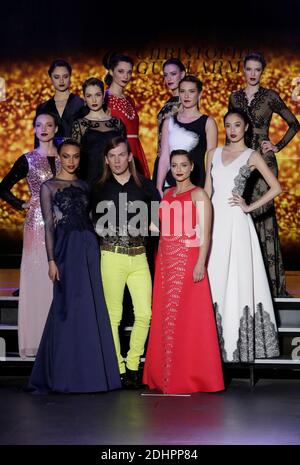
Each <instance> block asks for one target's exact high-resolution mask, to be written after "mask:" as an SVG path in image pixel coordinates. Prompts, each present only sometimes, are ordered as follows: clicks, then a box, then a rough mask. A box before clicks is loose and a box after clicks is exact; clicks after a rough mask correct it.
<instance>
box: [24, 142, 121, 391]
mask: <svg viewBox="0 0 300 465" xmlns="http://www.w3.org/2000/svg"><path fill="white" fill-rule="evenodd" d="M58 152H59V157H60V161H61V170H60V172H59V173H58V174H57V175H56V176H55V177H54V178H52V179H50V180H48V181H46V182H45V183H43V184H42V186H41V208H42V213H43V218H44V222H45V233H46V234H45V237H46V250H47V256H48V262H49V278H50V279H51V281H53V283H54V287H53V301H52V305H51V308H50V311H49V316H48V319H47V322H46V326H45V329H44V332H43V336H42V340H41V344H40V346H39V350H38V353H37V356H36V360H35V364H34V367H33V370H32V373H31V376H30V379H29V384H28V389H29V390H30V391H33V392H34V393H47V392H61V393H69V392H74V393H75V392H82V393H84V392H98V391H109V390H111V389H117V388H120V387H121V384H120V375H119V370H118V365H117V358H116V353H115V348H114V342H113V338H112V332H111V327H110V322H109V317H108V313H107V309H106V304H105V300H104V296H103V289H102V284H101V275H100V256H99V246H98V241H97V237H96V234H95V232H94V228H93V225H92V222H91V220H90V218H89V187H88V184H87V183H86V182H85V181H82V180H81V179H78V178H77V176H76V174H75V172H76V169H77V168H78V166H79V161H80V148H79V144H78V143H77V142H76V141H73V140H72V139H66V141H65V142H63V143H62V144H61V145H60V146H59V148H58Z"/></svg>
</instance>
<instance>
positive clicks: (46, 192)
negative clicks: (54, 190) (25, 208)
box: [40, 182, 54, 261]
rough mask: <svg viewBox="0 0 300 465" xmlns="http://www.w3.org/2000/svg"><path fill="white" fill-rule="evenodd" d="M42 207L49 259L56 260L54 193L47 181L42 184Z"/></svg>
mask: <svg viewBox="0 0 300 465" xmlns="http://www.w3.org/2000/svg"><path fill="white" fill-rule="evenodd" d="M40 199H41V209H42V214H43V219H44V223H45V240H46V250H47V257H48V261H50V260H54V218H53V209H52V195H51V190H50V188H49V186H48V185H47V182H46V183H43V184H42V185H41V191H40Z"/></svg>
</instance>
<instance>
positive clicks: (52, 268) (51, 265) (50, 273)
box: [48, 260, 59, 282]
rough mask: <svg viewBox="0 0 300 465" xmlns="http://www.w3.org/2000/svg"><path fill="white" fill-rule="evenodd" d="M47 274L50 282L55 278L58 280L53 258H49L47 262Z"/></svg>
mask: <svg viewBox="0 0 300 465" xmlns="http://www.w3.org/2000/svg"><path fill="white" fill-rule="evenodd" d="M48 276H49V278H50V279H51V281H52V282H54V281H55V280H56V279H57V280H58V281H59V271H58V268H57V266H56V263H55V261H54V260H50V262H49V271H48Z"/></svg>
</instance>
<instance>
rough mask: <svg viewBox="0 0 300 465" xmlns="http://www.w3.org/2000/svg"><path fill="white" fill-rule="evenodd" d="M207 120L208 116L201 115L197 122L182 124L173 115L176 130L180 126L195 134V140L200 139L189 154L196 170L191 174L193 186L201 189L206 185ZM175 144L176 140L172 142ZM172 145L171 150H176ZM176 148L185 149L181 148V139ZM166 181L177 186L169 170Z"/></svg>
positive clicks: (177, 141) (170, 137) (170, 136)
mask: <svg viewBox="0 0 300 465" xmlns="http://www.w3.org/2000/svg"><path fill="white" fill-rule="evenodd" d="M207 118H208V115H201V116H200V117H199V118H198V119H196V120H195V121H192V122H191V123H182V122H181V121H178V119H177V115H173V120H174V126H173V128H174V130H176V126H177V127H178V126H179V127H180V128H183V129H185V130H186V131H188V132H190V133H193V135H194V138H195V140H197V139H198V141H197V144H196V145H194V147H193V148H192V149H191V150H189V152H190V154H191V157H192V160H193V162H194V169H193V171H192V173H191V181H192V183H193V184H195V185H196V186H200V187H204V183H205V154H206V150H207V140H206V132H205V125H206V121H207ZM172 131H173V129H171V130H170V132H169V140H170V139H172V134H171V132H172ZM191 135H192V134H191ZM179 137H180V135H179ZM196 137H197V139H196ZM173 142H174V140H173V141H172V143H173ZM172 143H171V144H170V149H171V150H173V149H175V146H174V147H173V146H172ZM183 145H184V143H183ZM176 148H178V149H179V148H181V149H185V147H184V146H182V147H181V146H180V139H179V140H176ZM166 181H167V183H168V184H169V185H170V186H175V185H176V182H175V179H174V178H173V176H172V174H171V170H169V172H168V173H167V177H166Z"/></svg>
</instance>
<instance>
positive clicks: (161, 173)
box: [156, 118, 170, 197]
mask: <svg viewBox="0 0 300 465" xmlns="http://www.w3.org/2000/svg"><path fill="white" fill-rule="evenodd" d="M169 169H170V146H169V118H166V119H165V121H164V122H163V126H162V133H161V151H160V157H159V163H158V170H157V184H156V187H157V189H158V191H159V193H160V195H161V197H163V186H164V182H165V179H166V175H167V172H168V171H169Z"/></svg>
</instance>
